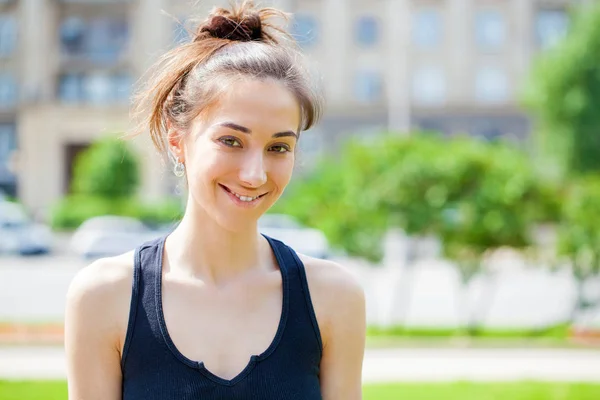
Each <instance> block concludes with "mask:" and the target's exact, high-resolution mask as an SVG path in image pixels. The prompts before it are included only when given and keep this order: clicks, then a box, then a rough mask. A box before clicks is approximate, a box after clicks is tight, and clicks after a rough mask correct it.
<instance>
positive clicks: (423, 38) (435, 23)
mask: <svg viewBox="0 0 600 400" xmlns="http://www.w3.org/2000/svg"><path fill="white" fill-rule="evenodd" d="M412 36H413V43H414V44H415V45H416V46H417V47H419V48H420V49H434V48H437V47H438V46H439V44H440V41H441V37H442V21H441V18H440V14H439V12H438V11H436V10H429V9H428V10H418V11H416V12H415V14H414V15H413V29H412Z"/></svg>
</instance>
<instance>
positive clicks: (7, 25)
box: [0, 14, 17, 57]
mask: <svg viewBox="0 0 600 400" xmlns="http://www.w3.org/2000/svg"><path fill="white" fill-rule="evenodd" d="M16 45H17V21H16V19H15V18H14V17H13V16H11V15H6V14H0V57H7V56H10V55H11V54H12V53H13V52H14V51H15V47H16Z"/></svg>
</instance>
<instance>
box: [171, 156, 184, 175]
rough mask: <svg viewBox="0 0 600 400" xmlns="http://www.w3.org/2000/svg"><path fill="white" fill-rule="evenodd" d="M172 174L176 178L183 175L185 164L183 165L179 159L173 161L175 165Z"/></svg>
mask: <svg viewBox="0 0 600 400" xmlns="http://www.w3.org/2000/svg"><path fill="white" fill-rule="evenodd" d="M173 174H174V175H175V176H176V177H178V178H181V177H182V176H183V175H185V165H183V163H182V162H181V161H179V160H177V162H176V163H175V166H174V167H173Z"/></svg>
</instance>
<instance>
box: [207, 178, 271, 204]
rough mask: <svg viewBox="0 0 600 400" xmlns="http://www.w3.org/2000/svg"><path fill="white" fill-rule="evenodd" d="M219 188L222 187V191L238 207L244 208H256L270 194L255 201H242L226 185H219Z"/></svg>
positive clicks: (263, 195) (264, 194)
mask: <svg viewBox="0 0 600 400" xmlns="http://www.w3.org/2000/svg"><path fill="white" fill-rule="evenodd" d="M219 186H220V187H221V189H223V191H224V192H225V194H227V196H229V198H230V199H231V201H233V202H234V203H235V204H236V205H237V206H239V207H243V208H252V207H255V206H256V205H257V204H259V203H260V202H261V201H262V199H263V198H264V197H265V196H266V195H267V194H268V192H266V193H263V194H261V195H260V196H259V197H258V198H256V199H254V200H252V201H242V200H240V199H239V198H238V197H237V196H236V195H234V194H233V191H232V190H231V189H229V188H228V187H227V186H225V185H223V184H221V183H219ZM241 195H242V196H246V195H244V194H241ZM247 197H254V196H247Z"/></svg>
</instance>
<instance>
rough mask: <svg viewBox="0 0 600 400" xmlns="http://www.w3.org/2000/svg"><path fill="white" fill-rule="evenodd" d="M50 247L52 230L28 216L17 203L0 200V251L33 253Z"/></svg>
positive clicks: (42, 252) (23, 253) (21, 253)
mask: <svg viewBox="0 0 600 400" xmlns="http://www.w3.org/2000/svg"><path fill="white" fill-rule="evenodd" d="M51 249H52V232H51V231H50V228H49V227H48V226H46V225H43V224H38V223H35V222H33V221H31V219H30V218H29V216H28V215H27V213H26V212H25V210H24V209H23V207H22V206H21V205H20V204H18V203H13V202H10V201H2V200H0V253H9V254H19V255H35V254H46V253H49V252H50V251H51Z"/></svg>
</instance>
